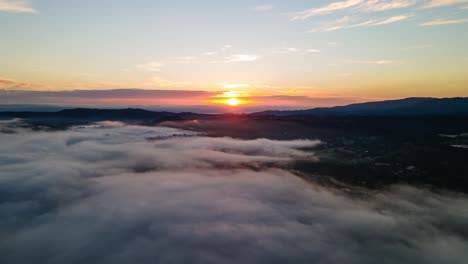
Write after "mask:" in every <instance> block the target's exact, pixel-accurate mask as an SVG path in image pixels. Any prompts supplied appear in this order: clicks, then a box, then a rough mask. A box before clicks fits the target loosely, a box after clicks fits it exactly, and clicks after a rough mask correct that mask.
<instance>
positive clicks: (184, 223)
mask: <svg viewBox="0 0 468 264" xmlns="http://www.w3.org/2000/svg"><path fill="white" fill-rule="evenodd" d="M0 127H2V130H3V131H4V130H5V129H9V131H10V132H9V133H8V134H2V135H1V137H0V145H1V146H2V152H1V153H0V197H1V201H2V203H1V204H0V216H1V217H0V262H1V263H18V264H21V263H32V262H34V261H36V260H37V259H41V262H42V263H188V262H190V263H376V262H382V260H383V263H462V262H463V260H466V258H467V257H468V255H467V254H468V253H467V252H466V250H465V249H466V247H467V245H468V227H467V226H466V222H467V220H468V211H467V210H466V204H467V202H468V200H467V198H466V197H464V196H460V195H455V194H435V193H431V192H429V191H425V190H418V189H415V188H411V187H405V186H396V187H394V188H393V189H392V190H389V191H385V192H380V193H378V194H373V193H367V194H366V195H365V196H364V198H365V199H363V198H359V197H354V198H352V197H349V196H347V195H344V194H343V193H341V192H340V191H338V190H331V189H327V188H324V187H320V186H318V185H315V184H313V183H307V182H305V181H303V180H301V179H300V178H299V177H297V176H296V175H295V174H294V173H293V172H290V171H289V170H288V169H287V168H288V163H290V162H292V161H293V160H294V159H315V158H316V157H315V155H314V154H313V153H312V152H310V150H309V151H306V150H305V148H307V149H310V148H313V147H314V146H316V145H317V144H319V143H320V142H318V141H313V140H294V141H272V140H266V139H258V140H250V141H243V140H237V139H231V138H208V137H203V136H202V135H197V134H195V133H193V132H189V131H182V130H176V129H170V128H164V127H155V128H150V127H138V126H127V125H125V124H122V123H119V122H102V123H98V124H95V125H91V126H84V127H76V128H73V129H71V130H70V131H64V132H31V131H28V130H27V129H25V128H22V126H21V123H18V120H16V121H2V122H1V123H0ZM13 132H15V133H13Z"/></svg>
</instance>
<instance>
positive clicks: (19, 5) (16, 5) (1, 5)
mask: <svg viewBox="0 0 468 264" xmlns="http://www.w3.org/2000/svg"><path fill="white" fill-rule="evenodd" d="M2 11H3V12H12V13H36V12H37V11H36V10H35V9H34V8H32V7H31V5H30V4H29V2H28V1H20V0H17V1H14V0H0V12H2Z"/></svg>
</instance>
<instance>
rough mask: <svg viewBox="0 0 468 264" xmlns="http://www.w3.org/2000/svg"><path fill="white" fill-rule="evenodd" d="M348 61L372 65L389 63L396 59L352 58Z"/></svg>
mask: <svg viewBox="0 0 468 264" xmlns="http://www.w3.org/2000/svg"><path fill="white" fill-rule="evenodd" d="M348 62H349V63H352V64H371V65H388V64H393V63H395V61H393V60H350V61H348Z"/></svg>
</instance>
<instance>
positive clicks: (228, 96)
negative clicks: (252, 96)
mask: <svg viewBox="0 0 468 264" xmlns="http://www.w3.org/2000/svg"><path fill="white" fill-rule="evenodd" d="M214 97H215V98H216V99H215V100H211V101H210V102H212V103H215V104H222V105H227V106H231V107H237V106H241V105H245V104H250V103H252V101H250V100H247V98H248V97H249V94H247V93H245V92H239V91H228V92H224V93H222V94H219V95H216V96H214Z"/></svg>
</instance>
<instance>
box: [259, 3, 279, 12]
mask: <svg viewBox="0 0 468 264" xmlns="http://www.w3.org/2000/svg"><path fill="white" fill-rule="evenodd" d="M274 8H275V7H274V6H273V5H261V6H256V7H255V8H254V9H255V11H259V12H265V11H270V10H273V9H274Z"/></svg>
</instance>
